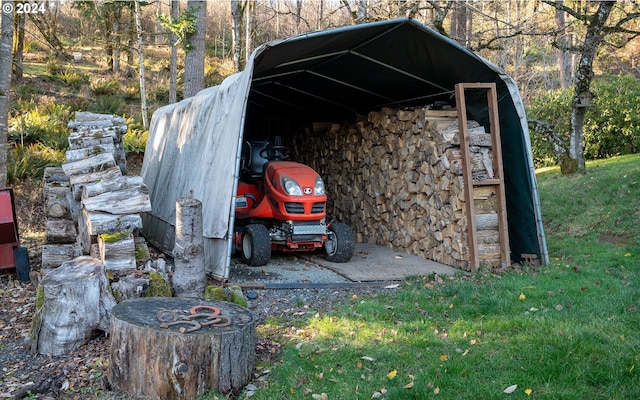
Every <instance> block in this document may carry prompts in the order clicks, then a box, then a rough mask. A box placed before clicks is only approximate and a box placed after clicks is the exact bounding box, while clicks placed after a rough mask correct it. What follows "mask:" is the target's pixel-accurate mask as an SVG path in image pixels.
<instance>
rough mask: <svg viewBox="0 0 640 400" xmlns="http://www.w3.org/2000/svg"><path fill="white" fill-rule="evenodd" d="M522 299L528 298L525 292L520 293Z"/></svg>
mask: <svg viewBox="0 0 640 400" xmlns="http://www.w3.org/2000/svg"><path fill="white" fill-rule="evenodd" d="M518 298H519V299H520V300H524V299H526V298H527V296H525V295H524V293H520V296H519V297H518Z"/></svg>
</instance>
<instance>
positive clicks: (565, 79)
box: [555, 0, 571, 89]
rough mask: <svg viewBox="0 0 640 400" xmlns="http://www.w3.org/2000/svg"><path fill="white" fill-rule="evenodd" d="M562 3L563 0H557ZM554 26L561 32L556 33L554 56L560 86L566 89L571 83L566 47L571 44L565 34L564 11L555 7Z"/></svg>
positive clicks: (569, 56) (569, 60) (569, 61)
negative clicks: (558, 72)
mask: <svg viewBox="0 0 640 400" xmlns="http://www.w3.org/2000/svg"><path fill="white" fill-rule="evenodd" d="M559 3H560V4H561V5H562V4H563V3H564V1H563V0H561V1H559ZM555 20H556V28H558V31H559V32H561V33H560V34H559V35H558V39H557V42H558V43H557V45H558V49H557V50H556V56H557V61H558V71H560V87H561V88H563V89H566V88H568V87H569V85H571V53H570V52H569V50H568V48H569V46H571V43H569V38H570V37H569V35H567V23H566V20H565V12H564V11H563V10H560V9H556V16H555Z"/></svg>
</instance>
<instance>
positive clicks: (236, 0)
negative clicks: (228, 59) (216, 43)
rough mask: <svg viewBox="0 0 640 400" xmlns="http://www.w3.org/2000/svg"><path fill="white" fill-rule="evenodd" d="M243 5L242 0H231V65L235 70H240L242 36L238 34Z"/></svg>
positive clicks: (240, 26)
mask: <svg viewBox="0 0 640 400" xmlns="http://www.w3.org/2000/svg"><path fill="white" fill-rule="evenodd" d="M243 13H244V7H243V6H242V1H240V0H231V18H232V19H233V67H234V69H235V71H236V72H237V71H240V55H241V54H240V53H241V50H240V49H241V46H240V44H241V42H242V38H241V35H240V32H241V28H242V14H243Z"/></svg>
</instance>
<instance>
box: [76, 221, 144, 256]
mask: <svg viewBox="0 0 640 400" xmlns="http://www.w3.org/2000/svg"><path fill="white" fill-rule="evenodd" d="M140 228H142V218H141V217H140V214H125V215H113V214H109V213H103V212H89V211H87V210H82V212H81V213H80V217H79V218H78V231H79V232H78V240H79V242H80V245H81V246H82V251H83V252H84V253H85V254H89V251H90V250H91V245H92V244H93V243H97V236H98V235H100V234H101V233H117V232H134V231H135V230H136V229H140Z"/></svg>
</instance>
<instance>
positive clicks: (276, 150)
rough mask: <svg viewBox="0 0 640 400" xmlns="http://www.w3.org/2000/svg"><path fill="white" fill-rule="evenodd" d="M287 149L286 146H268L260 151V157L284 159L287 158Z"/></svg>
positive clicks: (272, 159) (274, 159)
mask: <svg viewBox="0 0 640 400" xmlns="http://www.w3.org/2000/svg"><path fill="white" fill-rule="evenodd" d="M289 151H290V150H289V148H288V147H287V146H268V147H267V148H266V149H264V150H262V151H261V152H260V157H262V158H266V159H267V160H269V161H279V160H286V159H287V158H289Z"/></svg>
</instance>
